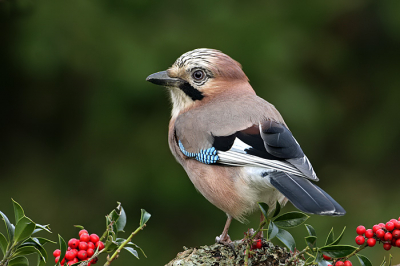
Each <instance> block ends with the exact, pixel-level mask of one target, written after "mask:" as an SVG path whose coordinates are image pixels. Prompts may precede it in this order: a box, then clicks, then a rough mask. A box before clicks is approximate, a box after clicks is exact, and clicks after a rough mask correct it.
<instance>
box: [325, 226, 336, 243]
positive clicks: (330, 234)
mask: <svg viewBox="0 0 400 266" xmlns="http://www.w3.org/2000/svg"><path fill="white" fill-rule="evenodd" d="M333 238H334V236H333V228H332V229H331V231H329V234H328V237H327V238H326V241H325V246H328V245H330V244H332V243H333Z"/></svg>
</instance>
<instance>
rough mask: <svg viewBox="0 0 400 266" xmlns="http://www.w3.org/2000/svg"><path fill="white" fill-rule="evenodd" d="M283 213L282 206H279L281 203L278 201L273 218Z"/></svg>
mask: <svg viewBox="0 0 400 266" xmlns="http://www.w3.org/2000/svg"><path fill="white" fill-rule="evenodd" d="M280 211H281V205H280V204H279V202H278V201H277V202H276V203H275V210H274V214H273V215H272V218H274V217H276V216H278V214H279V212H280Z"/></svg>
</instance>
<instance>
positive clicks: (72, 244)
mask: <svg viewBox="0 0 400 266" xmlns="http://www.w3.org/2000/svg"><path fill="white" fill-rule="evenodd" d="M68 246H69V247H70V248H78V246H79V240H78V239H76V238H71V239H70V240H69V241H68Z"/></svg>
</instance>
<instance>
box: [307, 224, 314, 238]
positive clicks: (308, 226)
mask: <svg viewBox="0 0 400 266" xmlns="http://www.w3.org/2000/svg"><path fill="white" fill-rule="evenodd" d="M305 226H306V229H307V231H308V234H309V235H310V236H317V233H315V229H314V227H312V226H311V225H309V224H305Z"/></svg>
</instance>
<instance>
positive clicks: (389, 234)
mask: <svg viewBox="0 0 400 266" xmlns="http://www.w3.org/2000/svg"><path fill="white" fill-rule="evenodd" d="M392 238H393V236H392V234H391V233H389V232H387V233H386V234H385V236H384V237H383V239H385V240H386V241H391V240H392Z"/></svg>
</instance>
